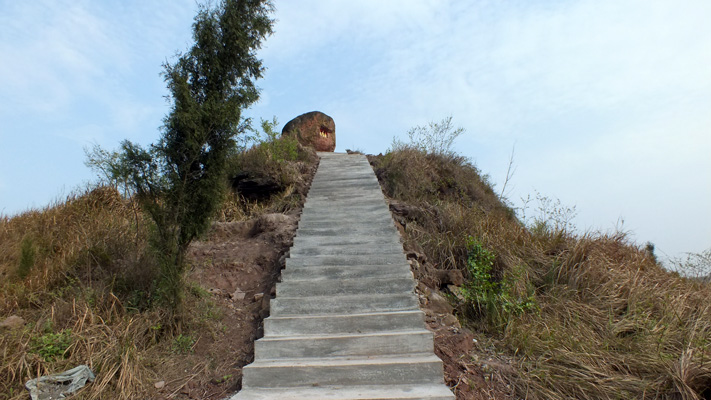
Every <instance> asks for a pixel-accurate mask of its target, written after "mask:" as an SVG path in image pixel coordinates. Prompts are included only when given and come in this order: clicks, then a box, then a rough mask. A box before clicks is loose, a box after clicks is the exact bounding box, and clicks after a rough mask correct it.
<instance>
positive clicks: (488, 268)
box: [461, 237, 537, 327]
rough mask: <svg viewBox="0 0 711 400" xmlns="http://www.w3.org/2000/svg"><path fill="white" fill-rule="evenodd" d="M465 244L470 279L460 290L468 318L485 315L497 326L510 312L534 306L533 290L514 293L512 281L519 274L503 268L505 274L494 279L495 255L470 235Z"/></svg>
mask: <svg viewBox="0 0 711 400" xmlns="http://www.w3.org/2000/svg"><path fill="white" fill-rule="evenodd" d="M467 248H468V250H469V253H468V259H467V271H468V272H469V279H468V280H467V282H466V283H465V284H464V286H463V287H462V288H461V291H462V294H463V296H464V301H465V309H466V311H467V316H468V317H469V318H470V319H476V318H479V317H481V316H484V317H486V318H487V319H488V321H489V323H490V324H492V325H494V326H496V327H500V326H502V325H504V324H505V323H506V322H507V321H508V318H509V316H512V315H521V314H523V313H524V312H526V311H529V310H532V309H535V308H536V304H537V303H536V299H535V297H534V295H533V294H528V295H527V296H523V297H522V296H519V295H517V293H516V290H515V289H516V285H515V282H516V280H518V279H520V275H519V274H511V273H510V271H506V275H505V276H504V278H503V279H502V280H498V281H497V280H496V279H495V277H494V276H493V275H492V271H493V267H494V261H495V259H496V255H495V254H494V253H493V252H492V251H491V250H488V249H487V248H486V247H484V245H483V244H482V243H481V242H480V241H478V240H476V239H475V238H473V237H470V238H469V240H468V242H467Z"/></svg>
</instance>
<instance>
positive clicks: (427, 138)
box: [391, 116, 464, 156]
mask: <svg viewBox="0 0 711 400" xmlns="http://www.w3.org/2000/svg"><path fill="white" fill-rule="evenodd" d="M463 133H464V128H461V127H459V128H455V127H454V125H452V117H451V116H450V117H447V118H444V119H443V120H442V121H440V122H434V121H432V122H430V123H429V124H427V126H416V127H414V128H412V129H410V130H409V131H407V137H408V139H409V143H403V142H401V141H399V140H398V139H394V140H393V145H392V149H391V151H397V150H403V149H405V148H408V147H412V148H415V149H417V150H419V151H421V152H423V153H426V154H434V155H440V156H453V155H454V154H455V153H456V152H454V151H453V150H452V145H453V144H454V140H455V139H457V138H458V137H459V136H460V135H462V134H463Z"/></svg>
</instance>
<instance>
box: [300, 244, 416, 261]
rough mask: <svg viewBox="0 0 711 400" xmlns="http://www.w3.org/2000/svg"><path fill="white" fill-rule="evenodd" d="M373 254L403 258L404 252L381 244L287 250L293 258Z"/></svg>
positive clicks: (400, 247) (397, 245)
mask: <svg viewBox="0 0 711 400" xmlns="http://www.w3.org/2000/svg"><path fill="white" fill-rule="evenodd" d="M374 252H377V253H381V254H387V253H394V254H398V253H399V254H400V255H402V256H403V257H404V254H405V253H404V250H403V247H402V244H400V243H389V244H388V243H382V244H354V245H344V246H313V247H302V246H294V247H292V248H291V250H289V256H290V257H291V258H295V257H297V256H301V257H304V256H331V255H344V256H348V255H370V254H372V253H374Z"/></svg>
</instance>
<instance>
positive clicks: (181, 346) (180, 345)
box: [172, 334, 195, 354]
mask: <svg viewBox="0 0 711 400" xmlns="http://www.w3.org/2000/svg"><path fill="white" fill-rule="evenodd" d="M194 344H195V339H193V337H192V336H190V335H183V334H180V335H178V336H176V337H175V338H174V339H173V346H172V349H173V352H174V353H178V354H188V353H192V352H193V345H194Z"/></svg>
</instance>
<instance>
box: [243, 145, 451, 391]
mask: <svg viewBox="0 0 711 400" xmlns="http://www.w3.org/2000/svg"><path fill="white" fill-rule="evenodd" d="M319 156H320V157H321V163H320V165H319V168H318V171H317V173H316V176H315V177H314V180H313V184H312V186H311V189H310V191H309V195H308V198H307V200H306V204H305V205H304V210H303V214H302V216H301V221H300V223H299V229H298V231H297V233H296V237H295V239H294V245H293V247H292V248H291V252H290V258H288V259H287V260H286V269H285V270H284V271H282V282H281V283H279V284H278V285H277V296H276V299H274V300H272V302H271V316H270V317H269V318H267V319H265V320H264V338H262V339H259V340H257V341H256V342H255V350H254V351H255V361H254V362H253V363H252V364H250V365H247V366H246V367H245V368H244V371H243V373H244V374H243V379H242V386H243V389H242V391H241V392H239V393H237V394H236V395H235V396H233V397H232V400H248V399H249V400H252V399H275V400H282V399H283V400H288V399H308V400H321V399H323V400H325V399H334V400H335V399H339V400H345V399H349V400H355V399H359V400H360V399H379V400H385V399H392V400H395V399H408V400H414V399H427V400H453V399H454V395H453V394H452V392H451V391H450V390H449V389H448V388H447V386H445V385H444V379H443V373H442V361H441V360H440V359H439V358H437V357H436V356H435V355H434V345H433V337H432V333H431V332H429V331H428V330H426V329H425V324H424V318H423V313H422V311H420V309H419V304H418V301H417V297H416V296H415V294H414V292H413V289H414V286H415V281H414V279H413V276H412V272H410V267H409V265H408V264H407V260H406V258H405V255H404V254H403V248H402V244H401V242H400V237H399V234H398V232H397V230H396V229H395V226H394V225H393V221H392V219H391V216H390V211H389V210H388V207H387V205H386V203H385V199H384V197H383V194H382V192H381V190H380V185H379V184H378V180H377V179H376V177H375V174H374V173H373V170H372V169H371V167H370V165H369V164H368V161H367V159H366V158H365V156H363V155H347V154H337V153H319Z"/></svg>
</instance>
